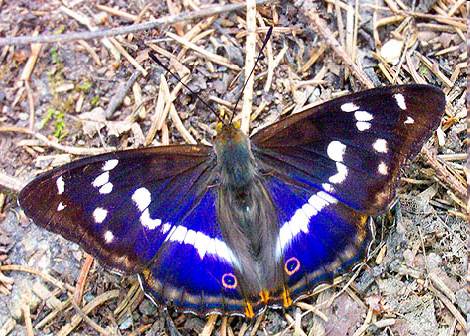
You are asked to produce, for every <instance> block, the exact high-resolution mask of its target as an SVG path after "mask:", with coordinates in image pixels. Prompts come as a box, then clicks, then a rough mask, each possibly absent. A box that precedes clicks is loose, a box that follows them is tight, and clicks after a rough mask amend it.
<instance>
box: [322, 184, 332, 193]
mask: <svg viewBox="0 0 470 336" xmlns="http://www.w3.org/2000/svg"><path fill="white" fill-rule="evenodd" d="M321 186H322V188H323V190H325V191H328V192H333V190H334V188H333V186H332V185H331V184H329V183H322V185H321Z"/></svg>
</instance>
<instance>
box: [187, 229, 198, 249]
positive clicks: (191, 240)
mask: <svg viewBox="0 0 470 336" xmlns="http://www.w3.org/2000/svg"><path fill="white" fill-rule="evenodd" d="M195 242H196V231H194V230H188V232H187V233H186V237H184V243H185V244H189V245H193V246H194V244H195Z"/></svg>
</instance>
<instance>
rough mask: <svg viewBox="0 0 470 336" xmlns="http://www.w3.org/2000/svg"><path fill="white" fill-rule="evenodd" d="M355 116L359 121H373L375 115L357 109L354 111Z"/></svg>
mask: <svg viewBox="0 0 470 336" xmlns="http://www.w3.org/2000/svg"><path fill="white" fill-rule="evenodd" d="M354 118H356V120H357V121H371V120H372V119H374V116H373V115H372V114H370V113H369V112H366V111H356V112H354Z"/></svg>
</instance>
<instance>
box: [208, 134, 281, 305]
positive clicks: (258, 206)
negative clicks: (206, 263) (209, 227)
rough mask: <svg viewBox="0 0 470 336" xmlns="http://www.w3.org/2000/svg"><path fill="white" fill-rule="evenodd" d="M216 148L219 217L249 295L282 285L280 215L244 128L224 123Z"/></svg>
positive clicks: (243, 288) (237, 270) (244, 288)
mask: <svg viewBox="0 0 470 336" xmlns="http://www.w3.org/2000/svg"><path fill="white" fill-rule="evenodd" d="M215 151H216V154H217V164H218V168H219V177H220V183H219V187H218V201H217V215H218V221H219V225H220V228H221V231H222V235H223V236H224V238H225V240H226V241H227V243H228V246H229V247H230V249H231V250H232V252H233V254H234V256H235V258H236V260H234V266H235V270H236V273H237V278H238V280H239V283H240V287H241V288H240V289H241V291H243V292H244V294H245V295H246V296H247V297H250V296H257V295H258V294H260V293H261V292H263V291H268V292H269V291H270V290H271V289H275V288H279V287H280V286H281V285H282V283H283V271H282V270H283V269H282V263H280V260H278V259H279V258H276V253H275V246H276V244H275V242H276V237H277V235H278V230H279V225H278V219H277V214H276V211H275V208H274V205H273V201H272V199H271V197H270V196H269V193H268V192H267V190H266V188H265V186H264V183H263V179H262V177H261V175H260V174H259V171H258V167H257V166H256V163H255V159H254V157H253V153H252V152H251V148H250V142H249V139H248V137H247V136H246V135H245V134H243V133H242V132H241V131H240V130H238V129H236V128H234V127H232V126H224V127H223V129H222V131H221V133H219V134H218V136H217V138H216V139H215Z"/></svg>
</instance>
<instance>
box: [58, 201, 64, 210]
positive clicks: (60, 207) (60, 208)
mask: <svg viewBox="0 0 470 336" xmlns="http://www.w3.org/2000/svg"><path fill="white" fill-rule="evenodd" d="M65 207H66V205H64V204H63V203H62V202H60V203H59V205H58V206H57V211H62V210H64V209H65Z"/></svg>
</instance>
